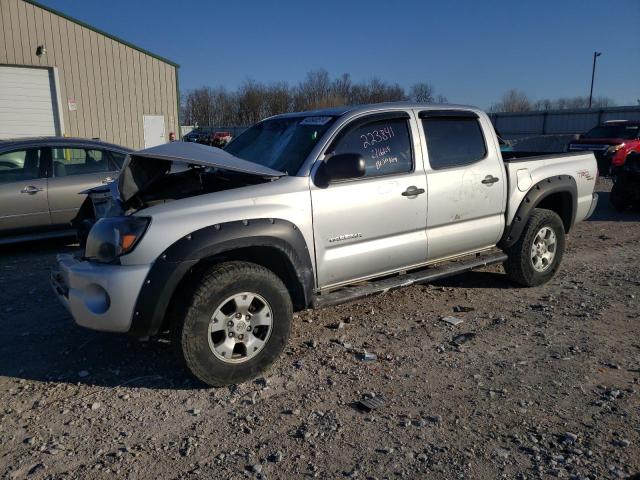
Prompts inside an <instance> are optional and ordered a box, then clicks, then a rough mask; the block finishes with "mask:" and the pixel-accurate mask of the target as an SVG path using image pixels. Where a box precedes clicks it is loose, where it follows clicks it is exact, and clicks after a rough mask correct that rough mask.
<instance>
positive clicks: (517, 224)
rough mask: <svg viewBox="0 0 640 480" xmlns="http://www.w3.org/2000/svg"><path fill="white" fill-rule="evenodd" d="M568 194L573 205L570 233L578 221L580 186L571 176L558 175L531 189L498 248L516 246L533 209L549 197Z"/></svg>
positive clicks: (566, 227)
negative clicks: (555, 194) (556, 194)
mask: <svg viewBox="0 0 640 480" xmlns="http://www.w3.org/2000/svg"><path fill="white" fill-rule="evenodd" d="M566 192H568V193H570V194H571V203H572V205H571V206H570V208H571V213H570V220H569V222H568V223H565V231H566V232H569V229H570V228H571V226H573V224H574V222H575V220H576V212H577V210H578V186H577V185H576V181H575V179H574V178H573V177H571V176H570V175H557V176H554V177H549V178H545V179H544V180H542V181H540V182H538V183H536V184H535V185H534V186H533V187H531V188H530V189H529V191H528V192H527V194H526V195H525V197H524V198H523V199H522V202H520V206H519V207H518V210H517V211H516V214H515V215H514V217H513V221H512V222H511V224H510V225H507V227H506V228H505V231H504V233H503V234H502V238H501V239H500V242H498V246H499V247H500V248H508V247H510V246H512V245H513V244H515V243H516V242H517V241H518V239H519V238H520V236H521V235H522V232H523V231H524V228H525V227H526V225H527V222H528V221H529V217H530V216H531V212H532V211H533V209H534V208H536V207H537V206H538V205H539V204H540V202H542V200H544V199H545V198H546V197H548V196H549V195H552V194H554V193H566Z"/></svg>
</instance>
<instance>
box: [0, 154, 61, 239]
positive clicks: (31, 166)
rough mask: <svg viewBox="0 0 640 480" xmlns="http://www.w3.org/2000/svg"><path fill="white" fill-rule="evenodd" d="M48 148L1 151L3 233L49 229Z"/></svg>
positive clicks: (0, 230) (0, 222)
mask: <svg viewBox="0 0 640 480" xmlns="http://www.w3.org/2000/svg"><path fill="white" fill-rule="evenodd" d="M47 153H48V149H46V148H45V149H40V148H23V149H19V150H13V151H10V152H4V153H0V236H1V235H11V234H19V233H24V232H27V231H30V230H38V229H42V228H46V227H48V226H49V225H50V224H51V217H50V216H49V206H48V204H47V178H46V176H47V166H48V161H47V158H46V157H47Z"/></svg>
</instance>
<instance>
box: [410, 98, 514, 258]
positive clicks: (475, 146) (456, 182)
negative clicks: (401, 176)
mask: <svg viewBox="0 0 640 480" xmlns="http://www.w3.org/2000/svg"><path fill="white" fill-rule="evenodd" d="M419 117H420V120H421V124H422V128H421V132H422V134H423V136H422V141H423V142H425V148H424V149H423V150H424V151H425V152H427V156H428V162H425V166H426V171H427V184H428V189H427V190H428V209H429V213H428V216H427V237H428V243H429V260H435V259H439V258H446V257H450V256H455V255H459V254H462V253H467V252H471V251H475V250H480V249H483V248H487V247H491V246H493V245H495V243H496V242H497V241H498V239H499V237H500V235H501V234H502V230H503V228H504V211H505V206H506V187H507V186H506V181H505V179H504V165H503V163H502V157H501V155H500V152H499V151H498V149H497V148H496V146H495V143H494V142H493V141H492V139H485V136H484V133H483V132H485V131H492V130H489V129H490V128H493V127H491V125H490V124H489V123H488V120H487V119H485V118H480V117H478V115H476V114H475V113H474V112H472V111H466V110H460V111H457V110H430V111H423V112H420V114H419Z"/></svg>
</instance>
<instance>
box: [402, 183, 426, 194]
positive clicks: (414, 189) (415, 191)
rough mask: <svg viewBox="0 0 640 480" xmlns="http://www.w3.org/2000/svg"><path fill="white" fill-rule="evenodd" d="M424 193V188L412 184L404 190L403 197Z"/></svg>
mask: <svg viewBox="0 0 640 480" xmlns="http://www.w3.org/2000/svg"><path fill="white" fill-rule="evenodd" d="M422 193H424V188H418V187H416V186H415V185H411V186H410V187H409V188H407V189H406V190H405V191H404V192H402V196H403V197H415V196H416V195H420V194H422Z"/></svg>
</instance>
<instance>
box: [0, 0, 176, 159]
mask: <svg viewBox="0 0 640 480" xmlns="http://www.w3.org/2000/svg"><path fill="white" fill-rule="evenodd" d="M58 13H59V12H57V13H56V12H52V11H50V10H49V9H48V8H47V7H40V6H39V5H37V4H34V3H32V2H30V1H24V0H0V65H18V66H34V67H57V69H58V78H59V85H58V88H59V92H57V93H58V94H59V96H60V98H61V103H62V105H61V111H62V116H63V125H62V131H63V133H64V134H66V135H70V136H79V137H87V138H100V139H102V140H105V141H108V142H113V143H118V144H120V145H124V146H127V147H131V148H142V147H143V145H144V138H143V137H144V132H143V115H162V116H164V118H165V130H166V132H170V131H173V132H177V131H179V130H178V107H177V103H178V102H177V98H176V88H177V66H176V65H173V64H171V63H170V62H169V61H164V59H159V58H157V57H155V56H153V54H150V53H149V52H146V51H142V50H141V49H138V48H135V46H132V45H130V44H127V43H126V42H125V41H118V39H115V38H112V37H111V36H110V35H109V34H105V33H104V32H100V31H97V30H96V29H94V28H91V27H89V26H86V25H84V24H82V22H77V21H73V20H72V19H70V18H67V17H66V16H65V15H64V14H58ZM39 45H44V46H45V47H46V50H47V51H46V54H45V55H42V56H37V55H36V49H37V48H38V46H39ZM167 62H169V63H167Z"/></svg>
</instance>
